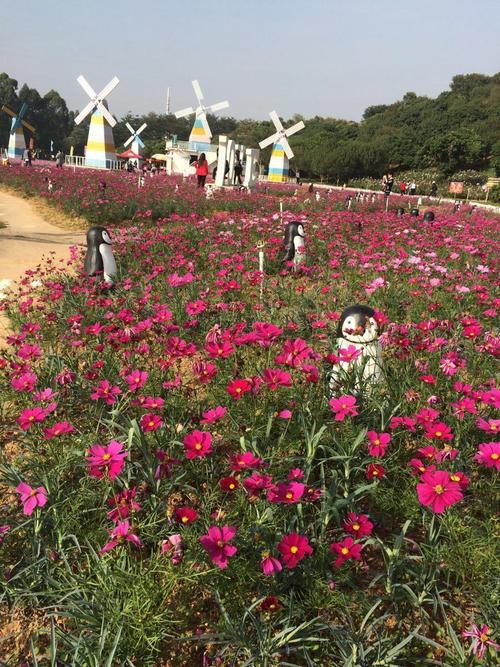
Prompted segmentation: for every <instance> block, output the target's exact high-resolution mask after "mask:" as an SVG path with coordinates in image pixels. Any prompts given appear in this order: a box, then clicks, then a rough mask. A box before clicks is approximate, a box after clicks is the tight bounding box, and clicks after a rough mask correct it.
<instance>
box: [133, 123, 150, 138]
mask: <svg viewBox="0 0 500 667" xmlns="http://www.w3.org/2000/svg"><path fill="white" fill-rule="evenodd" d="M147 126H148V124H147V123H143V124H142V125H141V127H140V128H139V129H138V130H137V132H136V135H137V134H140V133H141V132H142V131H143V130H145V129H146V128H147Z"/></svg>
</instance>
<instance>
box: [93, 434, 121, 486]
mask: <svg viewBox="0 0 500 667" xmlns="http://www.w3.org/2000/svg"><path fill="white" fill-rule="evenodd" d="M127 456H128V452H124V451H123V445H122V443H121V442H118V441H117V440H111V442H110V443H109V445H106V446H105V447H103V446H102V445H92V447H91V448H90V449H89V451H88V452H87V465H88V466H89V468H90V470H89V472H90V474H91V475H92V477H98V478H102V477H104V475H105V474H106V475H107V476H108V477H109V479H114V478H115V477H116V476H117V475H119V474H120V473H121V471H122V468H123V466H124V465H125V459H126V458H127Z"/></svg>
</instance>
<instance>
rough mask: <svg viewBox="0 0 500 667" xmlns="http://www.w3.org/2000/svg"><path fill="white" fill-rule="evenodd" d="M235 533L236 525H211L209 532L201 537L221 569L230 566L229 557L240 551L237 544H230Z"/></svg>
mask: <svg viewBox="0 0 500 667" xmlns="http://www.w3.org/2000/svg"><path fill="white" fill-rule="evenodd" d="M235 535H236V528H235V527H234V526H222V528H219V527H218V526H211V527H210V528H209V529H208V533H207V534H206V535H202V536H201V537H200V542H201V545H202V547H203V548H204V549H205V551H206V552H207V553H208V555H209V556H210V559H211V560H212V563H215V564H216V565H217V567H220V568H221V569H224V568H225V567H227V566H228V563H229V558H231V556H234V554H235V553H236V552H237V551H238V549H237V548H236V547H235V546H233V545H232V544H229V542H230V541H231V540H232V539H233V537H234V536H235Z"/></svg>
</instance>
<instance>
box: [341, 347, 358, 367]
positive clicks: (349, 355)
mask: <svg viewBox="0 0 500 667" xmlns="http://www.w3.org/2000/svg"><path fill="white" fill-rule="evenodd" d="M361 354H362V351H361V350H358V349H357V348H356V347H355V346H354V345H349V346H348V347H341V348H339V351H338V358H339V361H342V362H344V363H348V364H349V363H351V361H354V360H355V359H357V358H358V357H359V356H361Z"/></svg>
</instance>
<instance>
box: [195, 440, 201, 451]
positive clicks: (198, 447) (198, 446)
mask: <svg viewBox="0 0 500 667" xmlns="http://www.w3.org/2000/svg"><path fill="white" fill-rule="evenodd" d="M194 448H195V449H197V450H200V449H201V442H197V443H196V445H195V446H194Z"/></svg>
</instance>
